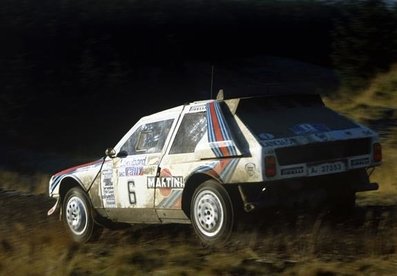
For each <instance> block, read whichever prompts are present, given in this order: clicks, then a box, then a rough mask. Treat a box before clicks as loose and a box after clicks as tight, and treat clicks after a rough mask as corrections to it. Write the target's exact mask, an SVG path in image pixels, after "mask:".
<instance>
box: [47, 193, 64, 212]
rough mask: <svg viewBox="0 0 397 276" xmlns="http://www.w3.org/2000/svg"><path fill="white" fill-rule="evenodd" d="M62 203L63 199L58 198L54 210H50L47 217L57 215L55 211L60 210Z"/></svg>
mask: <svg viewBox="0 0 397 276" xmlns="http://www.w3.org/2000/svg"><path fill="white" fill-rule="evenodd" d="M60 202H61V198H60V197H58V198H57V201H56V202H55V204H54V206H52V208H51V209H50V210H48V212H47V216H51V215H52V214H54V213H55V211H57V210H58V209H59V205H60Z"/></svg>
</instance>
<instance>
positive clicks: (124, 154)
mask: <svg viewBox="0 0 397 276" xmlns="http://www.w3.org/2000/svg"><path fill="white" fill-rule="evenodd" d="M105 155H106V156H107V157H110V158H112V159H113V158H115V157H118V158H125V157H127V156H128V152H126V151H125V150H122V151H120V152H119V153H117V154H116V151H115V150H114V148H107V149H106V150H105Z"/></svg>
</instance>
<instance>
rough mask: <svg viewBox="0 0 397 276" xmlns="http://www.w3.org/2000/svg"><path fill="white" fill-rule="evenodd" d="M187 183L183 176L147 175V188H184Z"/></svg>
mask: <svg viewBox="0 0 397 276" xmlns="http://www.w3.org/2000/svg"><path fill="white" fill-rule="evenodd" d="M184 187H185V183H184V182H183V176H159V177H156V176H148V177H147V188H148V189H155V188H168V189H175V188H184Z"/></svg>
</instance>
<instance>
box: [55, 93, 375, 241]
mask: <svg viewBox="0 0 397 276" xmlns="http://www.w3.org/2000/svg"><path fill="white" fill-rule="evenodd" d="M381 159H382V152H381V146H380V144H379V138H378V135H377V134H376V133H375V132H374V131H372V130H371V129H369V128H367V127H364V126H362V125H360V124H357V123H354V122H352V121H350V120H349V119H347V118H345V117H343V116H341V115H339V114H337V113H336V112H334V111H332V110H330V109H328V108H327V107H325V106H324V104H323V102H322V100H321V98H320V96H317V95H294V96H265V97H248V98H236V99H228V100H223V99H219V100H207V101H198V102H193V103H190V104H186V105H182V106H178V107H175V108H172V109H168V110H165V111H162V112H159V113H156V114H153V115H150V116H146V117H143V118H142V119H141V120H139V121H138V122H137V123H136V124H135V125H134V126H133V127H132V128H131V129H130V130H129V131H128V132H127V133H126V134H125V135H124V137H123V138H122V139H121V140H120V142H119V143H118V144H117V145H116V146H115V147H114V148H113V149H108V150H106V156H105V157H104V158H103V159H100V160H98V161H96V162H92V163H89V164H85V165H82V166H78V167H74V168H71V169H68V170H65V171H62V172H59V173H57V174H55V175H53V176H52V177H51V180H50V183H49V195H50V197H54V198H57V203H56V204H55V206H54V207H53V208H52V209H51V210H50V211H49V214H52V213H54V212H55V211H56V210H60V214H61V217H62V219H63V220H64V222H65V224H66V226H67V227H68V229H69V230H70V232H71V234H72V237H73V238H74V239H75V240H76V241H79V242H86V241H89V240H92V239H94V238H96V237H97V236H98V233H99V232H100V231H99V230H100V229H101V226H100V225H103V224H105V222H108V221H109V222H123V223H129V224H135V223H192V225H193V228H194V230H195V232H196V234H197V235H198V237H199V238H200V239H201V240H202V241H203V242H204V243H206V244H214V243H218V242H222V241H225V240H226V239H227V238H228V237H229V235H230V233H231V232H232V229H233V226H234V224H235V217H236V214H237V213H242V214H244V211H245V212H251V211H260V210H261V207H265V206H271V205H273V206H278V205H293V204H312V203H326V202H327V203H331V204H335V205H339V206H341V207H342V208H349V207H351V206H354V202H355V193H356V192H360V191H368V190H376V189H377V188H378V185H377V184H376V183H370V182H369V177H368V173H367V170H368V169H370V168H374V167H375V166H377V165H379V164H380V163H381ZM242 210H243V211H242ZM240 211H242V212H240Z"/></svg>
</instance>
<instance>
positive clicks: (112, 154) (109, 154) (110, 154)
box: [105, 148, 116, 158]
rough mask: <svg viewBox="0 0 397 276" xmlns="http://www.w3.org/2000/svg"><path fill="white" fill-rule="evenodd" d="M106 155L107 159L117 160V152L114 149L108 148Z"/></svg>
mask: <svg viewBox="0 0 397 276" xmlns="http://www.w3.org/2000/svg"><path fill="white" fill-rule="evenodd" d="M105 155H106V156H107V157H110V158H115V157H116V151H115V150H114V148H107V149H106V150H105Z"/></svg>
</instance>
